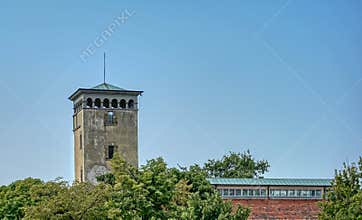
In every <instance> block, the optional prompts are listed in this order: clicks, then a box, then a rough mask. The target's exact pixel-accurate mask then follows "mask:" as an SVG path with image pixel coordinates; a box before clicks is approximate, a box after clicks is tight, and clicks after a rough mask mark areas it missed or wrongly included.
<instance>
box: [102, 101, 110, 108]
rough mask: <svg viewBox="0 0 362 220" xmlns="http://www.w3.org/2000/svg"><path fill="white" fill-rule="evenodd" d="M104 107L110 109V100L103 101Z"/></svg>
mask: <svg viewBox="0 0 362 220" xmlns="http://www.w3.org/2000/svg"><path fill="white" fill-rule="evenodd" d="M103 107H104V108H109V100H108V99H104V100H103Z"/></svg>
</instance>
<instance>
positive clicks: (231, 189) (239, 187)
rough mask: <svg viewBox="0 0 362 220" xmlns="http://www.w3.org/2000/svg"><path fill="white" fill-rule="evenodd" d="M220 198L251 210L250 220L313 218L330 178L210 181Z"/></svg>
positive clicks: (228, 179) (223, 179)
mask: <svg viewBox="0 0 362 220" xmlns="http://www.w3.org/2000/svg"><path fill="white" fill-rule="evenodd" d="M208 180H209V182H210V183H211V184H212V185H213V186H215V188H216V189H217V190H218V191H219V193H220V195H221V196H222V198H224V199H225V200H230V201H232V203H233V205H234V206H235V207H236V206H237V205H241V206H243V207H249V208H250V209H251V215H250V219H317V216H318V212H319V211H320V209H319V206H318V202H320V201H321V200H322V199H323V195H324V194H325V193H326V192H327V191H328V190H329V188H330V186H331V179H291V178H288V179H286V178H283V179H281V178H280V179H278V178H258V179H251V178H210V179H208Z"/></svg>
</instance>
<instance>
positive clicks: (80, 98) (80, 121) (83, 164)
mask: <svg viewBox="0 0 362 220" xmlns="http://www.w3.org/2000/svg"><path fill="white" fill-rule="evenodd" d="M142 93H143V91H134V90H126V89H122V88H119V87H117V86H113V85H110V84H107V83H102V84H100V85H98V86H95V87H93V88H90V89H84V88H80V89H78V90H76V91H75V92H74V93H73V94H72V95H71V96H70V97H69V99H70V100H71V101H73V104H74V114H73V134H74V165H75V179H76V180H77V181H80V182H83V181H88V182H92V183H96V177H97V176H99V175H102V174H104V173H106V172H107V171H109V170H110V160H111V159H112V158H113V155H114V154H115V153H116V152H118V153H120V155H121V156H122V157H123V158H124V159H125V160H126V161H127V162H129V163H130V164H133V165H134V166H138V96H139V95H141V94H142Z"/></svg>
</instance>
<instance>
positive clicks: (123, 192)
mask: <svg viewBox="0 0 362 220" xmlns="http://www.w3.org/2000/svg"><path fill="white" fill-rule="evenodd" d="M243 155H244V156H243ZM229 156H231V157H232V161H231V162H226V163H224V162H223V163H224V164H226V165H228V167H225V168H226V169H232V170H233V171H232V172H230V173H232V175H234V176H236V175H240V176H243V177H246V176H254V175H256V174H260V173H263V172H265V171H266V170H267V169H266V168H262V166H261V165H260V162H255V163H254V164H253V163H252V162H251V161H250V160H252V157H251V155H250V153H249V152H248V154H247V155H245V154H230V155H229ZM235 156H238V157H241V158H240V159H237V158H235ZM224 158H228V156H227V157H224ZM224 160H225V159H224ZM226 160H228V159H226ZM245 161H246V162H247V163H244V162H245ZM214 162H217V161H214ZM214 162H210V161H209V162H208V163H207V166H206V164H205V166H204V167H200V166H199V165H193V166H190V167H188V168H186V167H183V168H182V167H180V168H169V167H167V164H166V163H165V161H164V160H163V159H162V158H156V159H152V160H149V161H147V163H146V164H145V165H143V166H141V167H140V168H139V169H137V168H135V167H133V166H131V165H130V164H128V163H126V162H125V161H124V160H122V158H120V156H119V155H115V157H114V158H113V160H112V171H111V173H108V174H106V175H103V176H100V177H99V178H98V181H99V184H97V185H92V184H90V183H78V182H75V183H73V184H72V185H69V184H67V182H65V181H62V180H61V179H57V180H55V181H50V182H43V181H41V180H39V179H33V178H27V179H24V180H19V181H16V182H14V183H12V184H10V185H8V186H1V187H0V219H74V220H76V219H77V220H80V219H132V220H133V219H146V220H147V219H150V220H151V219H181V220H182V219H185V220H186V219H203V220H214V219H220V220H221V219H223V220H224V219H231V220H234V219H235V220H236V219H247V216H248V215H249V209H247V208H243V207H240V206H239V207H234V208H233V206H232V204H231V202H226V201H224V200H223V199H222V198H221V197H220V195H219V194H218V192H217V191H216V190H215V189H214V187H213V186H211V185H210V183H209V182H208V181H207V179H206V178H207V177H208V176H210V173H211V172H213V173H214V171H213V169H214V168H213V165H212V163H214ZM232 164H234V165H235V166H234V165H232ZM243 164H246V165H247V166H245V167H244V166H243ZM219 166H220V164H219V163H217V166H216V167H217V169H219V168H218V167H219ZM264 166H267V167H268V166H269V165H268V164H267V162H266V164H265V163H264ZM255 168H256V169H259V170H252V171H250V170H249V169H255ZM238 169H240V170H239V171H238ZM262 170H263V171H262ZM235 173H237V174H235ZM251 174H252V175H251ZM213 175H214V174H213ZM223 175H224V176H226V175H230V174H229V173H228V172H224V174H223Z"/></svg>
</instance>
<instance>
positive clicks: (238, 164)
mask: <svg viewBox="0 0 362 220" xmlns="http://www.w3.org/2000/svg"><path fill="white" fill-rule="evenodd" d="M269 167H270V164H269V162H268V161H266V160H255V159H254V158H253V156H252V155H251V154H250V151H249V150H248V151H246V152H243V153H234V152H229V154H227V155H224V156H223V157H222V159H221V160H209V161H208V162H206V163H205V165H204V168H203V169H204V170H205V171H206V172H207V175H208V177H218V178H256V177H261V175H263V174H264V173H265V172H267V171H268V169H269Z"/></svg>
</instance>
